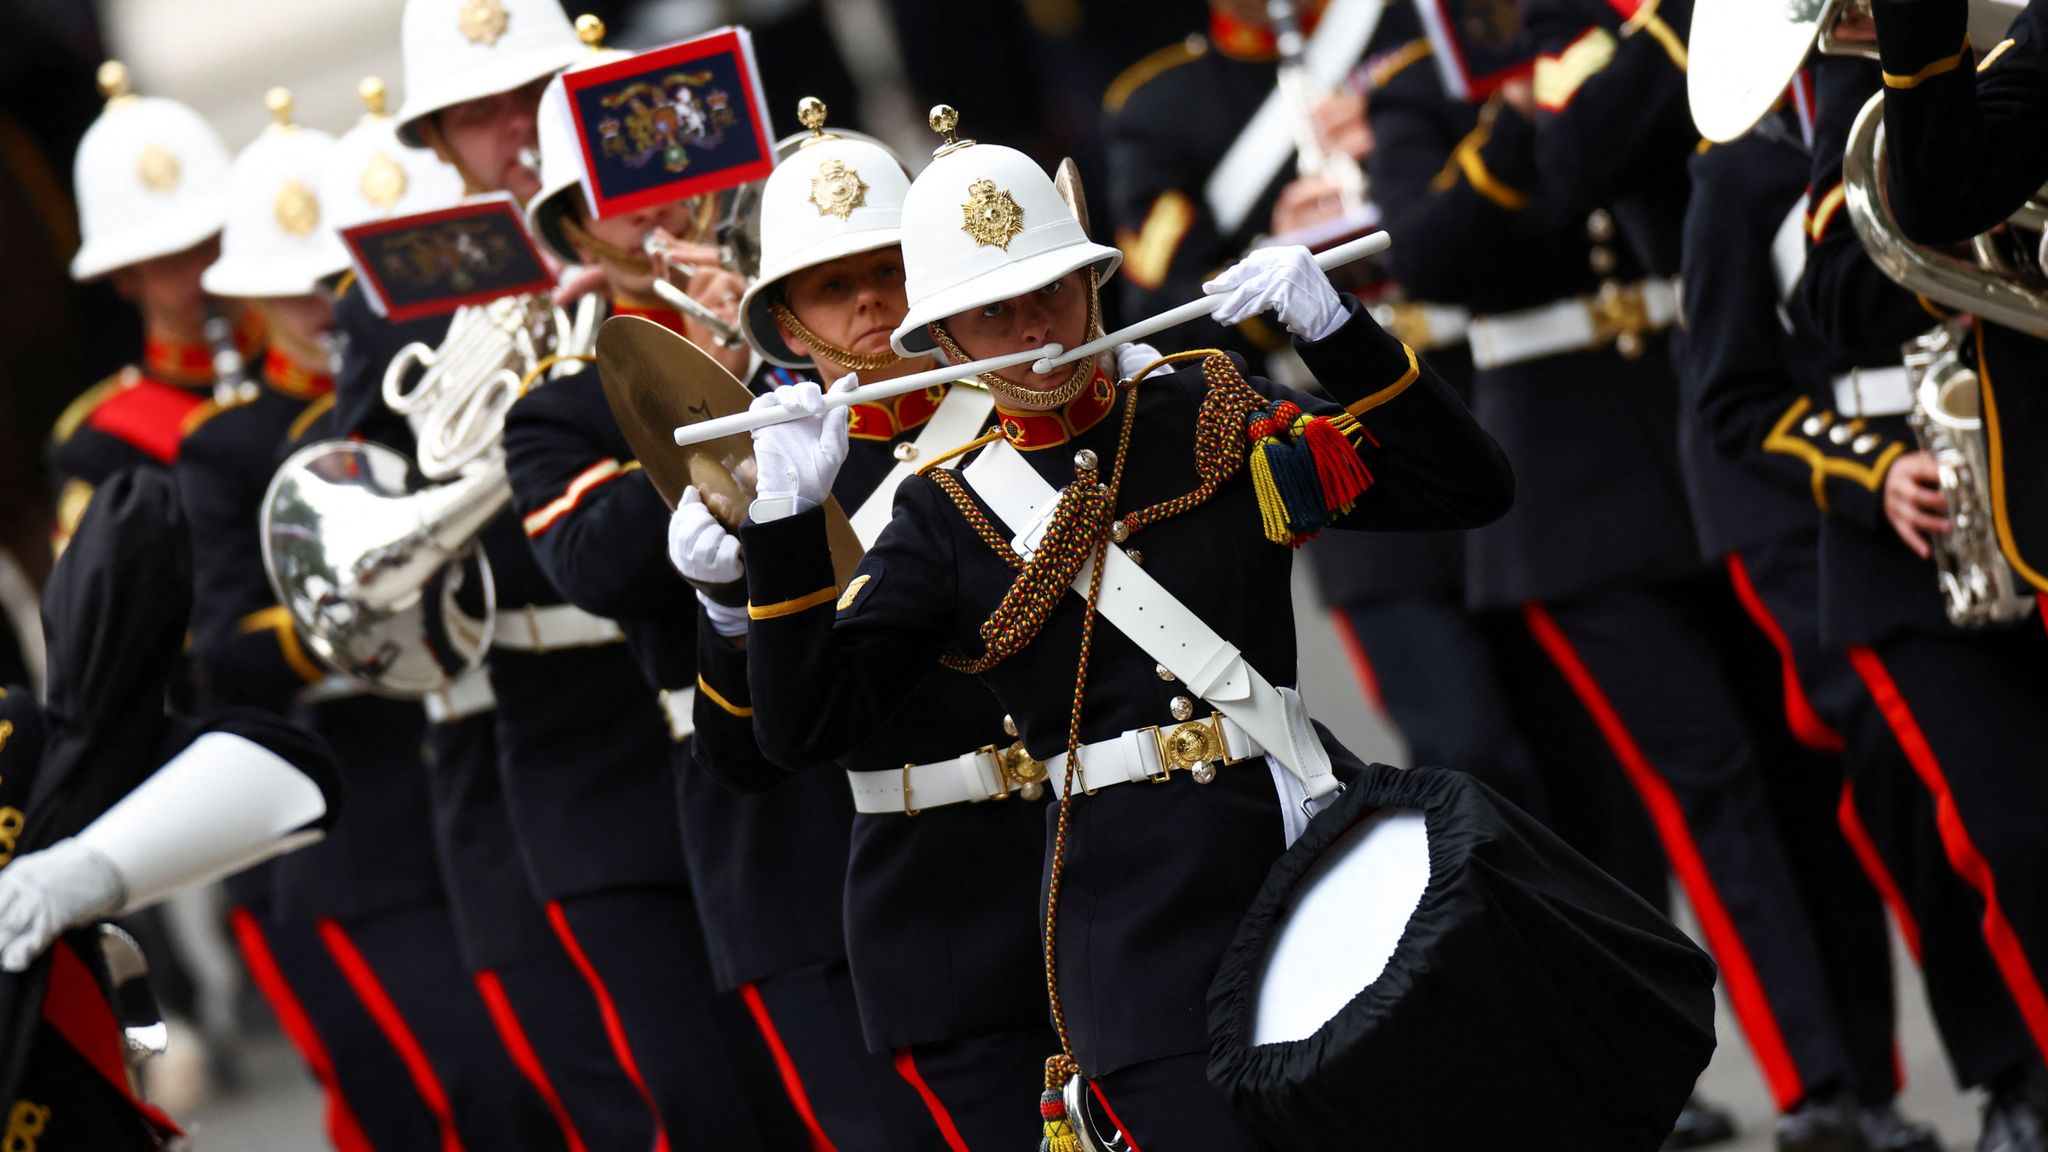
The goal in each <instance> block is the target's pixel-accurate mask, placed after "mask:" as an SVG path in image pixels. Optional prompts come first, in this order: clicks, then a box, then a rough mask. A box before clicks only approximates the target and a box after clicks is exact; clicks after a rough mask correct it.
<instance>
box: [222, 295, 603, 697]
mask: <svg viewBox="0 0 2048 1152" xmlns="http://www.w3.org/2000/svg"><path fill="white" fill-rule="evenodd" d="M597 306H598V301H597V298H596V297H594V296H589V297H585V298H584V299H583V300H581V301H579V303H578V308H577V313H576V316H575V318H574V319H571V317H570V316H569V315H568V314H566V313H565V312H563V311H562V310H561V309H559V308H556V307H555V306H554V305H553V304H552V303H551V302H550V301H549V300H548V299H547V298H546V297H545V296H507V297H502V298H500V299H498V300H493V301H491V302H490V303H488V304H482V305H471V306H467V307H464V308H462V309H460V310H458V311H457V312H456V313H455V316H454V319H453V320H452V321H450V323H449V325H448V333H447V336H446V337H445V338H444V339H443V340H442V342H441V344H440V346H439V347H438V348H431V347H428V346H427V345H425V344H411V345H407V346H406V347H405V348H403V349H401V350H400V351H399V353H398V355H397V356H395V357H393V358H392V362H391V364H390V366H389V367H388V368H387V369H386V371H385V376H384V382H383V395H384V399H385V401H386V403H387V404H388V405H389V406H390V407H391V408H392V410H393V411H395V412H397V413H399V414H400V415H402V416H404V417H405V419H406V421H407V423H408V424H409V425H410V426H411V428H412V430H413V433H414V436H415V437H416V439H417V440H418V442H419V449H418V459H417V460H416V461H408V460H407V459H405V457H404V456H403V455H402V454H400V453H398V452H395V451H392V450H391V449H389V448H385V447H383V446H381V445H377V444H369V443H361V442H357V441H352V440H330V441H325V442H322V443H318V444H311V445H308V446H307V447H305V448H302V449H300V450H299V451H298V452H295V453H293V454H292V456H291V457H290V458H289V459H287V460H286V461H285V463H284V465H283V466H282V467H280V468H279V469H278V471H277V474H276V475H275V476H274V477H272V478H271V482H270V489H269V491H268V492H267V493H266V494H265V496H264V501H263V510H262V530H261V531H262V543H263V565H264V568H265V570H266V571H267V572H268V574H269V576H270V582H271V587H272V589H273V590H274V591H275V592H276V593H277V598H278V602H279V603H280V604H282V605H284V607H285V608H286V610H287V611H289V612H290V613H291V616H292V619H293V621H294V622H295V623H296V624H297V625H298V628H299V632H300V634H301V635H302V636H304V637H305V639H306V644H307V647H308V648H309V649H310V650H311V651H312V652H313V653H314V655H315V656H317V657H318V658H319V660H320V661H321V663H323V664H325V665H326V666H327V667H328V668H330V669H332V670H333V671H335V672H337V673H339V674H341V675H343V676H345V677H348V678H350V679H352V680H355V681H357V682H359V683H361V684H363V685H364V686H366V687H368V688H370V689H372V690H374V691H378V692H382V693H385V694H387V695H393V696H405V697H412V696H423V695H426V694H427V693H430V692H434V691H438V690H440V689H442V688H445V687H447V686H448V685H449V684H450V683H452V682H453V681H454V680H455V679H456V678H457V677H459V676H460V675H461V674H462V673H464V672H467V671H469V670H471V669H473V668H475V667H476V666H477V665H478V664H479V663H480V662H481V661H482V659H483V656H484V652H485V651H486V650H487V649H488V648H489V646H490V637H491V624H492V619H493V616H494V614H495V610H496V603H495V595H494V592H493V589H492V584H491V573H490V566H489V564H488V563H487V562H486V561H485V559H484V557H483V554H482V552H481V550H479V549H478V548H477V547H476V538H477V536H478V535H479V534H480V533H481V532H482V531H483V529H484V527H485V526H486V525H488V524H489V523H490V522H491V520H492V519H494V518H495V517H496V516H497V514H498V513H499V512H500V511H501V510H503V509H504V507H505V505H506V504H507V503H508V502H509V501H510V500H511V498H512V487H511V483H510V481H509V480H508V479H507V477H506V473H505V457H504V450H503V447H502V445H501V443H500V441H501V440H502V438H503V433H504V427H505V414H506V412H507V411H508V410H510V408H511V407H512V404H513V402H514V401H516V400H518V398H519V396H520V394H521V393H522V392H524V391H525V389H526V388H528V387H530V386H531V385H532V384H533V383H534V382H535V381H536V380H538V379H540V378H541V377H542V376H543V375H545V374H547V373H548V372H549V371H550V370H558V371H559V370H566V369H568V368H571V367H574V368H578V369H580V367H581V364H582V362H583V361H586V360H588V359H589V355H588V353H589V350H590V348H591V347H592V346H593V345H594V343H595V340H596V318H597ZM415 369H424V371H423V372H422V373H421V374H420V375H419V377H418V380H417V381H416V382H415V383H414V384H413V385H412V387H410V388H407V387H406V382H407V380H408V379H409V378H411V376H412V374H413V372H414V371H415ZM415 466H416V467H417V471H418V474H419V475H420V476H421V477H424V478H425V479H427V480H429V481H434V482H435V483H432V484H430V485H429V486H427V487H424V488H417V490H415V485H414V484H413V483H412V472H413V469H414V467H415Z"/></svg>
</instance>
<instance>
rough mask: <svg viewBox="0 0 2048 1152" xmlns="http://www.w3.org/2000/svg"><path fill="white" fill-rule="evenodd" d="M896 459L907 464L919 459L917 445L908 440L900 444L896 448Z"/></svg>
mask: <svg viewBox="0 0 2048 1152" xmlns="http://www.w3.org/2000/svg"><path fill="white" fill-rule="evenodd" d="M896 458H897V459H898V460H901V461H903V462H904V463H905V464H908V463H910V462H911V461H912V460H915V459H917V445H915V444H912V443H911V442H910V441H908V440H905V441H904V442H903V443H901V444H898V445H897V446H896Z"/></svg>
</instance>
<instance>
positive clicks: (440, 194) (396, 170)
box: [320, 76, 462, 232]
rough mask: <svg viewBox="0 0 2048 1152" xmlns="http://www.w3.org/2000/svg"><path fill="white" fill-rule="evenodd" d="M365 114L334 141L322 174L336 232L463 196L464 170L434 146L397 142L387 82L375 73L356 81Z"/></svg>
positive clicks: (326, 209)
mask: <svg viewBox="0 0 2048 1152" xmlns="http://www.w3.org/2000/svg"><path fill="white" fill-rule="evenodd" d="M356 94H357V95H359V96H361V97H362V98H363V108H364V112H363V116H362V118H361V119H360V120H357V121H356V125H355V127H353V128H351V129H349V130H348V131H346V132H344V133H342V134H341V139H339V140H337V141H335V143H334V152H333V155H331V156H329V157H328V160H327V170H326V171H325V172H323V173H322V174H321V176H320V209H321V214H322V215H324V216H325V217H326V218H327V226H328V227H330V228H332V229H334V230H335V231H336V232H339V231H341V230H342V229H343V228H352V227H354V226H355V225H357V224H367V223H369V222H370V221H372V220H386V219H390V218H392V217H394V216H410V215H412V214H414V213H416V212H428V211H432V210H433V209H436V208H446V207H449V206H450V205H453V204H455V203H457V202H458V201H460V200H461V199H462V174H461V173H460V172H457V171H456V170H455V166H454V165H452V164H448V163H445V162H443V161H442V160H441V159H440V158H439V157H437V156H435V155H434V154H433V153H431V152H426V151H422V150H421V149H418V148H408V147H406V146H405V145H404V144H402V143H400V142H399V139H398V134H397V131H396V129H395V124H396V121H394V120H392V118H391V117H389V116H387V115H385V114H384V82H383V81H382V80H379V79H377V78H376V77H374V76H372V77H369V78H367V79H365V80H364V81H363V82H362V83H361V84H359V85H357V86H356Z"/></svg>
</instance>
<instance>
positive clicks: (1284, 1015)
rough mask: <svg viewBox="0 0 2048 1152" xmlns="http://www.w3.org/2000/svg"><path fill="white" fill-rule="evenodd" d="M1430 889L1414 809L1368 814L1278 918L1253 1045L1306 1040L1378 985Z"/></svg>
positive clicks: (1423, 838)
mask: <svg viewBox="0 0 2048 1152" xmlns="http://www.w3.org/2000/svg"><path fill="white" fill-rule="evenodd" d="M1428 886H1429V834H1428V831H1427V830H1426V829H1425V827H1424V824H1423V818H1422V813H1421V812H1419V811H1416V810H1414V809H1412V808H1388V809H1382V810H1380V811H1379V812H1375V813H1374V814H1372V815H1371V816H1368V817H1367V818H1365V819H1364V820H1361V821H1359V823H1358V826H1357V827H1355V828H1353V829H1351V830H1350V831H1349V832H1346V833H1345V834H1344V835H1343V836H1341V837H1339V838H1338V839H1337V841H1336V842H1335V843H1334V844H1332V845H1330V849H1329V851H1328V852H1326V853H1325V854H1324V855H1323V858H1322V859H1320V860H1318V861H1316V863H1315V866H1314V867H1312V868H1310V869H1309V870H1308V872H1307V873H1306V874H1305V875H1304V876H1303V877H1302V879H1301V883H1300V884H1299V885H1298V886H1297V887H1296V888H1295V890H1294V894H1293V895H1292V896H1291V897H1290V898H1289V899H1288V901H1287V906H1286V907H1285V908H1283V909H1282V910H1281V914H1280V920H1279V924H1278V927H1277V928H1276V930H1275V932H1274V937H1273V943H1272V948H1271V951H1270V952H1268V954H1267V957H1266V966H1265V971H1264V972H1263V973H1262V974H1261V976H1260V978H1259V1002H1258V1009H1257V1011H1256V1012H1255V1013H1254V1015H1253V1018H1252V1043H1254V1044H1278V1043H1282V1042H1285V1041H1290V1040H1306V1039H1308V1038H1309V1037H1310V1036H1312V1035H1314V1034H1315V1033H1316V1030H1317V1029H1319V1028H1321V1027H1322V1026H1323V1025H1324V1024H1327V1023H1329V1021H1330V1020H1331V1019H1332V1018H1333V1017H1335V1016H1336V1015H1337V1013H1338V1012H1340V1011H1342V1010H1343V1008H1344V1006H1345V1005H1346V1004H1349V1003H1351V1001H1352V999H1353V998H1354V997H1356V996H1357V995H1358V994H1359V993H1360V992H1362V991H1364V990H1365V989H1366V988H1367V987H1368V986H1370V985H1371V984H1372V982H1373V981H1375V980H1377V979H1379V978H1380V973H1382V972H1384V971H1386V968H1387V962H1388V961H1389V960H1391V959H1392V958H1393V955H1394V948H1395V946H1396V945H1398V944H1399V943H1400V942H1401V934H1402V932H1403V931H1405V930H1406V929H1407V927H1408V920H1409V918H1410V917H1411V916H1413V915H1414V914H1415V908H1416V906H1417V905H1418V904H1420V903H1421V902H1422V893H1423V890H1424V889H1426V888H1427V887H1428Z"/></svg>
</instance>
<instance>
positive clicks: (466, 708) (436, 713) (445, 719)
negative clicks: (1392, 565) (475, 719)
mask: <svg viewBox="0 0 2048 1152" xmlns="http://www.w3.org/2000/svg"><path fill="white" fill-rule="evenodd" d="M420 703H422V704H424V705H425V706H426V709H427V720H428V721H429V722H431V723H434V724H453V723H454V722H456V721H457V720H466V719H468V718H469V717H471V716H476V715H479V714H481V713H484V712H489V711H490V710H491V709H493V708H496V707H497V706H498V697H497V694H496V693H494V692H492V691H491V680H490V677H488V676H486V675H485V674H484V670H483V669H481V668H477V669H473V670H471V671H468V672H465V673H463V674H462V675H461V676H460V677H457V678H456V680H455V682H454V683H453V684H450V685H448V686H447V687H446V688H440V689H436V690H435V691H432V692H429V693H427V694H426V695H425V696H422V697H420Z"/></svg>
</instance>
